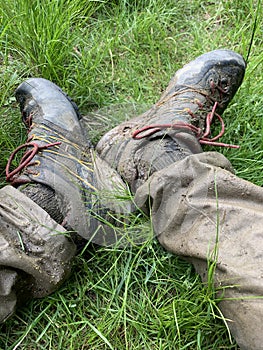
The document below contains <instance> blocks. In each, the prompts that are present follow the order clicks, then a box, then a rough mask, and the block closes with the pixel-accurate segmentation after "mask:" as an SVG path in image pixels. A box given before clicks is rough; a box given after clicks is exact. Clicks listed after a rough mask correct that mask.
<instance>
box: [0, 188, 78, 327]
mask: <svg viewBox="0 0 263 350" xmlns="http://www.w3.org/2000/svg"><path fill="white" fill-rule="evenodd" d="M74 255H75V245H74V244H73V243H72V242H71V241H70V240H69V239H68V237H67V233H66V230H65V229H64V228H63V227H62V226H60V225H58V224H57V223H56V222H55V221H54V220H53V219H52V218H51V217H50V216H49V215H48V214H47V213H46V212H45V211H44V210H43V209H42V208H40V207H39V206H38V205H37V204H36V203H34V202H33V201H32V200H31V199H29V198H28V197H26V196H25V195H24V194H23V193H21V192H20V191H19V190H17V189H15V188H13V187H11V186H6V187H3V188H2V189H1V190H0V322H3V321H5V320H6V319H7V318H9V317H10V316H11V315H12V314H13V313H14V311H15V308H16V306H17V304H22V303H23V302H25V301H27V300H28V299H30V298H33V297H36V298H39V297H43V296H46V295H48V294H50V293H52V292H53V291H55V290H56V289H58V287H59V286H60V285H61V284H62V283H63V281H64V280H65V279H66V278H67V276H68V275H69V272H70V268H71V264H72V258H73V257H74Z"/></svg>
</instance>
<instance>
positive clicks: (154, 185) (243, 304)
mask: <svg viewBox="0 0 263 350" xmlns="http://www.w3.org/2000/svg"><path fill="white" fill-rule="evenodd" d="M135 201H136V203H137V204H138V206H139V207H140V208H142V209H144V210H145V211H146V212H147V211H148V212H149V210H150V211H151V218H152V221H153V227H154V231H155V233H156V235H157V237H158V240H159V241H160V243H161V244H162V245H163V246H164V247H165V248H166V249H167V250H168V251H171V252H173V253H175V254H177V255H179V256H182V257H184V258H186V259H187V260H188V261H190V262H191V263H193V265H194V266H195V268H196V271H197V272H198V273H199V274H200V276H201V277H202V280H203V281H204V282H208V283H214V284H215V287H216V288H217V289H218V297H219V298H220V297H222V298H223V300H222V301H221V302H220V303H219V307H220V310H221V312H222V313H223V315H224V316H225V317H226V319H227V320H228V321H227V322H228V325H229V328H230V330H231V331H232V334H233V336H234V337H235V339H236V341H237V343H238V344H239V346H240V347H241V349H242V350H244V349H245V350H251V349H253V350H260V349H262V344H263V332H262V319H263V255H262V251H263V189H262V188H261V187H258V186H256V185H253V184H252V183H249V182H247V181H245V180H242V179H240V178H238V177H237V176H235V175H234V174H233V173H232V172H231V165H230V163H229V161H228V160H227V159H226V158H225V157H224V156H222V155H220V154H219V153H216V152H211V153H207V152H206V153H202V154H199V155H193V156H189V157H187V158H185V159H184V160H181V161H179V162H177V163H174V164H172V165H170V166H169V167H167V168H165V169H163V170H161V171H159V172H156V173H155V174H153V175H152V176H151V178H150V179H149V180H148V181H147V182H146V183H145V184H144V185H143V186H141V187H140V188H139V189H138V190H137V192H136V196H135ZM213 264H214V270H213Z"/></svg>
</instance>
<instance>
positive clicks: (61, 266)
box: [0, 50, 263, 350]
mask: <svg viewBox="0 0 263 350" xmlns="http://www.w3.org/2000/svg"><path fill="white" fill-rule="evenodd" d="M245 66H246V65H245V62H244V60H243V58H242V57H241V56H240V55H239V54H236V53H234V52H232V51H229V50H215V51H212V52H209V53H207V54H204V55H202V56H200V57H198V58H197V59H196V60H194V61H192V62H190V63H189V64H187V65H185V66H184V67H183V68H182V69H180V70H179V71H178V72H177V73H176V74H175V76H174V77H173V78H172V80H171V81H170V83H169V85H168V87H167V89H166V90H165V91H164V93H163V94H162V96H161V98H160V100H159V101H158V102H157V103H156V104H154V105H153V106H152V108H150V109H149V110H148V111H147V112H145V113H143V114H142V115H140V116H139V117H135V118H133V119H131V120H129V121H125V122H123V123H122V124H120V125H119V126H117V127H116V128H114V129H113V130H111V131H109V132H108V133H106V134H105V135H104V136H103V137H102V138H101V140H100V141H99V142H98V144H97V146H96V148H95V149H94V148H93V146H92V145H91V143H90V142H89V139H88V135H87V134H86V131H85V128H84V127H83V125H82V120H81V116H80V114H79V112H78V109H77V107H76V105H75V104H74V103H73V102H72V101H71V99H70V98H69V97H68V96H67V95H66V94H65V93H64V92H63V91H62V90H61V89H60V88H59V87H57V86H56V85H55V84H53V83H51V82H49V81H47V80H45V79H35V78H33V79H28V80H27V81H26V82H24V83H22V84H21V85H20V86H19V87H18V89H17V91H16V98H17V100H18V102H19V104H20V108H21V112H22V118H23V122H24V123H25V124H26V126H27V127H28V140H27V142H26V143H25V144H24V145H22V146H20V147H19V148H18V149H17V150H15V151H14V152H13V154H12V155H11V157H10V160H9V162H8V164H7V170H6V176H7V180H8V181H10V183H11V184H12V185H13V187H11V186H6V187H5V188H3V189H1V190H0V201H1V206H0V217H1V223H2V228H1V232H0V243H1V246H2V250H1V255H0V265H1V266H2V268H1V270H0V285H1V289H0V290H1V295H0V298H1V300H2V303H1V305H5V306H1V307H0V319H1V320H2V321H4V320H5V319H7V318H8V317H9V316H10V315H11V314H12V313H13V311H14V309H15V306H16V304H17V303H18V302H19V301H20V302H21V301H22V302H23V299H25V298H27V297H42V296H45V295H47V294H49V293H51V292H52V291H53V290H55V289H57V288H58V287H59V285H60V284H61V283H62V282H63V281H64V280H65V278H66V277H67V275H68V273H69V272H70V266H71V261H72V259H73V257H74V255H75V245H74V243H72V241H71V237H72V235H70V234H69V231H76V232H77V234H78V235H80V236H82V237H83V238H84V239H86V240H90V241H92V242H95V243H98V244H102V245H107V244H112V243H114V242H116V241H118V240H121V239H122V237H121V229H120V230H117V229H116V225H114V224H115V223H114V221H117V222H118V223H121V222H122V220H125V219H123V217H124V218H125V214H127V213H129V212H132V211H133V210H134V203H133V202H132V201H131V200H125V197H127V193H129V191H131V192H132V193H133V194H135V203H136V205H137V206H138V207H139V208H141V209H142V210H143V211H145V212H146V213H151V214H152V221H153V226H154V230H155V233H156V235H157V236H158V239H159V241H160V243H161V244H162V245H163V246H164V247H165V248H166V249H167V250H169V251H172V252H173V253H176V254H179V255H181V256H183V257H185V258H186V259H187V260H189V261H190V262H192V263H193V264H194V266H195V268H196V270H197V271H198V273H199V274H200V275H201V277H202V278H203V280H204V282H207V280H208V268H209V263H216V265H215V266H216V268H215V270H214V281H215V285H216V286H217V287H219V286H220V288H221V287H222V290H223V291H225V296H226V297H227V298H229V301H227V298H226V299H223V301H222V302H221V304H220V305H221V306H220V307H221V310H222V312H223V315H225V316H226V317H228V318H229V320H228V321H227V322H229V327H230V329H231V331H232V332H233V335H234V337H235V338H236V340H237V341H238V343H239V345H240V346H241V348H242V349H252V348H253V349H255V350H257V349H260V346H261V344H262V341H263V339H262V336H261V335H260V334H261V333H260V319H261V317H262V303H260V301H259V300H255V298H254V297H255V296H256V297H257V296H258V295H259V294H260V293H261V290H262V288H263V286H262V288H261V284H262V283H261V282H260V278H262V271H261V270H260V269H261V266H262V265H263V264H262V261H261V260H262V258H261V257H260V254H256V255H255V256H253V254H252V253H251V252H254V251H256V250H257V246H260V243H258V237H259V236H260V235H261V234H262V233H261V231H260V230H261V229H260V225H261V224H260V223H261V222H263V217H262V215H263V214H262V215H261V214H260V213H261V212H262V210H260V208H261V209H262V199H263V194H262V191H261V192H260V189H258V187H257V186H254V185H252V184H249V183H247V182H244V181H243V180H241V179H238V178H236V177H235V176H234V175H233V174H232V173H231V171H232V169H231V164H230V163H229V162H228V161H227V160H226V159H225V158H224V157H223V156H221V155H220V154H218V153H216V152H208V153H206V152H205V153H202V148H201V145H203V144H204V145H209V144H212V145H218V146H228V147H235V146H233V145H226V144H224V143H221V142H219V140H218V139H219V138H220V137H221V136H222V135H223V132H224V123H223V119H222V117H221V114H222V113H223V111H224V110H225V108H226V107H227V105H228V103H229V102H230V101H231V99H232V98H233V96H234V95H235V93H236V91H237V90H238V88H239V86H240V84H241V82H242V80H243V77H244V73H245ZM214 122H216V123H219V125H221V131H220V132H219V134H218V135H216V136H212V131H211V127H212V124H213V123H214ZM21 149H22V150H23V149H25V154H24V155H23V157H22V159H21V162H20V164H19V166H18V167H17V168H16V169H13V168H12V160H13V158H14V157H15V156H16V155H17V152H19V151H20V150H21ZM217 187H218V191H217ZM16 188H17V189H16ZM240 191H241V192H242V198H241V199H242V200H241V199H240V198H239V192H240ZM239 215H240V216H239ZM260 215H261V216H260ZM120 218H121V219H120ZM111 220H112V221H111ZM244 220H245V221H244ZM258 223H259V224H258ZM117 226H118V225H117ZM120 226H121V225H120ZM221 226H222V229H221ZM252 226H253V227H252ZM218 227H220V229H218ZM261 227H262V226H261ZM219 231H220V235H219ZM221 231H222V232H221ZM240 237H242V241H240ZM221 247H222V249H221ZM217 249H219V253H218V254H217ZM242 252H244V258H243V256H242ZM210 253H211V254H210ZM212 253H213V254H212ZM207 254H208V255H207ZM260 259H261V260H260ZM240 262H241V265H240V264H239V263H240ZM239 265H240V266H239ZM260 274H261V277H260ZM227 284H228V286H229V285H230V288H226V285H227ZM22 296H23V297H24V298H23V297H22ZM244 296H245V299H246V298H248V299H249V300H245V301H244V300H243V299H242V298H243V297H244ZM235 299H236V301H235ZM250 324H253V331H251V330H250Z"/></svg>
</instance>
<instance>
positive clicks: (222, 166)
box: [0, 152, 263, 350]
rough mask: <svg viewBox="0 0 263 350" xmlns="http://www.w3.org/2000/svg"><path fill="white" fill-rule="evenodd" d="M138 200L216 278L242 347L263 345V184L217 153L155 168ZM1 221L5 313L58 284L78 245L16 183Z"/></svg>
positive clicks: (1, 196) (178, 248) (174, 246)
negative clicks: (250, 179)
mask: <svg viewBox="0 0 263 350" xmlns="http://www.w3.org/2000/svg"><path fill="white" fill-rule="evenodd" d="M135 200H136V202H137V204H138V206H139V207H141V208H142V209H143V210H144V211H145V212H148V213H149V215H151V219H152V221H153V225H154V230H155V233H156V236H157V238H158V240H159V241H160V243H161V244H162V245H163V246H164V247H165V248H166V249H167V250H169V251H171V252H173V253H175V254H177V255H179V256H182V257H184V258H186V259H187V260H188V261H190V262H191V263H193V265H194V266H195V268H196V271H197V272H198V273H199V274H200V275H201V277H202V279H203V281H204V282H207V280H208V279H209V281H211V278H212V280H213V282H214V285H215V288H217V289H218V297H219V298H221V297H223V298H224V299H223V301H220V303H219V307H220V310H221V312H222V314H223V315H224V317H225V318H226V319H227V320H228V321H227V322H228V325H229V328H230V330H231V332H232V334H233V336H234V337H235V339H236V340H237V342H238V344H239V345H240V347H241V349H242V350H244V349H245V350H252V349H253V350H259V349H262V344H263V332H262V318H263V300H262V299H260V298H261V297H262V296H263V255H262V247H263V243H262V236H263V204H262V203H263V189H262V188H260V187H258V186H255V185H253V184H251V183H249V182H247V181H244V180H242V179H240V178H238V177H236V176H235V175H234V174H233V173H232V168H231V164H230V163H229V161H228V160H227V159H226V158H225V157H224V156H223V155H221V154H219V153H215V152H211V153H201V154H198V155H193V156H188V157H187V158H185V159H184V160H181V161H178V162H176V163H174V164H172V165H170V166H168V167H167V168H164V169H163V170H160V171H158V172H156V173H155V174H153V175H152V176H151V177H150V178H149V180H148V181H147V182H146V183H145V184H144V185H142V186H141V187H139V189H138V190H137V192H136V194H135ZM0 221H1V231H0V265H1V270H0V305H1V308H0V313H2V316H1V315H0V316H1V319H2V320H3V319H4V317H3V315H4V312H6V316H8V315H7V314H8V312H10V313H11V311H12V308H14V305H15V303H16V298H17V296H18V295H21V294H22V295H26V294H30V296H33V297H41V296H44V295H48V294H49V293H51V292H52V291H54V290H55V289H57V288H58V286H59V285H60V284H61V283H62V282H63V281H64V280H65V278H66V277H67V275H68V273H69V271H70V265H71V260H72V257H73V256H74V254H75V249H74V245H73V244H72V243H71V242H70V240H68V239H67V237H66V236H65V230H64V229H63V227H61V226H59V225H57V224H56V223H55V222H54V221H53V220H52V219H51V218H50V217H49V215H48V214H47V213H46V212H45V211H43V210H42V209H41V208H39V207H38V206H37V205H36V204H35V203H34V202H32V201H31V200H30V199H28V198H27V197H26V196H25V195H23V194H22V193H20V192H19V191H18V190H16V189H13V188H12V187H10V186H7V187H5V188H3V189H1V190H0ZM18 227H19V231H18ZM213 263H214V265H213ZM213 266H215V270H214V273H213V274H211V268H213ZM212 272H213V270H212ZM21 276H22V277H21ZM1 281H2V282H1ZM21 291H27V293H21ZM5 308H6V310H5Z"/></svg>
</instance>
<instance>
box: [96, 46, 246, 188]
mask: <svg viewBox="0 0 263 350" xmlns="http://www.w3.org/2000/svg"><path fill="white" fill-rule="evenodd" d="M245 67H246V64H245V61H244V60H243V58H242V57H241V56H240V55H239V54H237V53H235V52H233V51H230V50H215V51H212V52H208V53H206V54H203V55H201V56H199V57H198V58H196V59H195V60H194V61H192V62H190V63H188V64H187V65H185V66H184V67H183V68H182V69H180V70H178V71H177V73H176V74H175V76H174V77H173V78H172V79H171V81H170V83H169V85H168V87H167V89H166V90H165V91H164V93H163V94H162V96H161V98H160V100H159V101H158V102H157V103H156V104H155V105H153V106H152V107H151V108H150V109H149V110H148V111H146V112H145V113H143V114H142V115H140V116H138V117H135V118H133V119H131V120H128V121H125V122H123V123H122V124H120V125H119V126H117V127H115V128H114V129H112V130H111V131H109V132H108V133H106V134H105V135H104V137H102V139H101V140H100V141H99V143H98V145H97V148H96V150H97V151H98V153H99V154H100V156H101V157H102V158H103V159H105V160H106V161H107V162H108V163H109V164H110V165H111V166H112V167H114V168H115V169H117V171H118V172H119V174H120V175H121V176H122V177H123V178H124V179H125V180H126V181H127V182H128V183H129V185H130V186H131V188H132V190H133V192H135V191H136V189H137V188H138V187H139V186H140V185H141V184H143V183H144V182H145V181H146V179H147V178H148V177H149V176H150V175H151V174H152V173H154V172H155V171H157V170H161V169H163V168H164V167H166V166H168V165H170V164H171V163H173V162H175V161H178V160H180V159H183V158H185V157H186V156H188V155H190V154H196V153H200V152H202V148H201V145H202V144H208V145H209V144H212V145H218V146H229V147H235V146H233V145H226V144H223V143H220V142H218V141H217V140H218V139H219V137H220V136H222V135H223V133H224V123H223V120H222V117H221V116H220V114H222V113H223V111H224V110H225V109H226V107H227V105H228V104H229V102H230V101H231V99H232V98H233V96H234V95H235V93H236V91H237V89H238V88H239V86H240V85H241V83H242V80H243V77H244V73H245ZM213 122H216V123H217V124H218V123H219V124H221V132H220V133H219V134H218V135H216V136H212V135H211V130H210V126H211V124H212V123H213Z"/></svg>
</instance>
